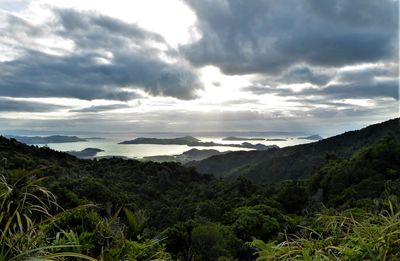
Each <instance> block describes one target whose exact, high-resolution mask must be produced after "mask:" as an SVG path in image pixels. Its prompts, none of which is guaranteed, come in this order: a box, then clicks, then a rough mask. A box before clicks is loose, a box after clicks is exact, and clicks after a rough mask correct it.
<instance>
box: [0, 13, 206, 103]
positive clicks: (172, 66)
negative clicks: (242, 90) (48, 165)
mask: <svg viewBox="0 0 400 261" xmlns="http://www.w3.org/2000/svg"><path fill="white" fill-rule="evenodd" d="M54 15H55V19H53V20H52V22H51V23H46V24H44V25H33V24H30V23H28V22H26V21H24V20H22V19H20V18H17V17H15V16H12V15H8V16H9V18H8V21H9V22H8V27H7V28H6V29H5V30H6V31H7V34H8V37H9V38H12V37H13V38H15V39H14V40H16V41H17V42H19V43H20V44H19V45H18V48H19V49H20V51H21V53H22V55H21V56H20V57H18V58H16V59H14V60H11V61H5V62H2V63H0V95H2V96H10V97H68V98H79V99H85V100H93V99H109V100H121V101H126V100H130V99H134V98H135V94H134V93H132V92H131V91H130V90H129V89H131V90H133V89H142V90H144V91H146V92H148V93H149V94H151V95H155V96H172V97H176V98H180V99H192V98H195V97H196V90H197V89H199V88H202V85H201V83H200V81H199V80H198V77H197V74H196V73H195V71H194V70H193V69H192V68H191V67H190V66H189V65H187V64H185V63H184V62H182V60H180V59H178V58H179V57H170V55H171V54H172V53H173V51H171V50H169V49H168V48H169V47H168V46H167V45H166V43H165V41H164V40H163V38H162V37H161V36H160V35H158V34H155V33H150V32H147V31H144V30H142V29H140V28H139V27H137V26H136V25H133V24H128V23H125V22H122V21H120V20H117V19H114V18H111V17H107V16H104V15H99V14H97V13H94V12H78V11H74V10H69V9H55V10H54ZM10 21H11V23H10ZM15 27H18V28H17V32H18V33H16V36H13V33H12V32H11V28H15ZM44 35H47V37H48V40H49V41H51V40H54V41H55V39H57V41H58V42H59V45H60V47H57V46H56V47H54V46H50V47H49V46H41V45H40V43H41V41H40V39H42V37H43V36H44ZM42 42H43V41H42ZM31 43H32V44H31ZM71 43H72V44H71ZM68 44H69V48H65V45H68ZM71 45H72V47H71ZM160 46H161V47H160ZM45 47H46V48H45ZM63 48H64V49H63ZM71 48H72V49H71ZM160 48H161V49H160ZM163 48H164V49H165V48H166V50H167V51H163V50H162V49H163ZM46 50H47V51H46ZM164 56H166V57H168V59H169V60H168V61H167V60H166V59H165V58H161V57H164Z"/></svg>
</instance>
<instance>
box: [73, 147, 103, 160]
mask: <svg viewBox="0 0 400 261" xmlns="http://www.w3.org/2000/svg"><path fill="white" fill-rule="evenodd" d="M102 151H104V150H102V149H97V148H86V149H84V150H81V151H74V150H73V151H66V153H68V154H70V155H72V156H75V157H77V158H81V159H88V158H93V157H94V156H96V155H97V153H99V152H102Z"/></svg>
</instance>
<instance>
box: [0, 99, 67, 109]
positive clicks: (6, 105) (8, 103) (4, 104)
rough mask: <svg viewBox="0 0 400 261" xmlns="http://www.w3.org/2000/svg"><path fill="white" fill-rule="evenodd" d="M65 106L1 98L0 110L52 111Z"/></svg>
mask: <svg viewBox="0 0 400 261" xmlns="http://www.w3.org/2000/svg"><path fill="white" fill-rule="evenodd" d="M64 108H66V107H65V106H59V105H53V104H46V103H40V102H32V101H21V100H13V99H7V98H0V112H52V111H56V110H59V109H64Z"/></svg>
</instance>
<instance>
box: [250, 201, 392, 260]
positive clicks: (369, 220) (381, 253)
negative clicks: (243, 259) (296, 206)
mask: <svg viewBox="0 0 400 261" xmlns="http://www.w3.org/2000/svg"><path fill="white" fill-rule="evenodd" d="M251 246H252V247H255V248H257V249H258V253H257V254H258V258H257V260H400V212H399V210H398V209H396V208H395V207H394V206H393V204H392V202H391V201H388V203H387V209H386V210H383V211H382V212H381V213H380V214H371V213H368V212H365V211H362V210H359V209H358V210H347V211H345V212H342V213H337V212H336V211H334V210H325V211H324V212H322V213H320V214H318V215H317V217H316V218H315V220H313V224H312V225H310V226H308V227H303V229H302V231H301V233H299V234H298V235H287V236H286V240H284V241H283V242H280V243H279V244H277V243H276V242H270V243H264V242H263V241H261V240H255V241H253V242H252V243H251Z"/></svg>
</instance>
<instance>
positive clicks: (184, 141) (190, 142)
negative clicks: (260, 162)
mask: <svg viewBox="0 0 400 261" xmlns="http://www.w3.org/2000/svg"><path fill="white" fill-rule="evenodd" d="M119 144H158V145H187V146H189V147H216V146H220V147H236V148H245V149H256V150H267V149H272V148H279V147H278V146H276V145H264V144H261V143H258V144H251V143H249V142H243V143H242V144H221V143H215V142H213V141H208V142H202V141H200V140H199V139H196V138H194V137H192V136H185V137H180V138H167V139H161V138H142V137H140V138H136V139H134V140H128V141H122V142H120V143H119Z"/></svg>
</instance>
